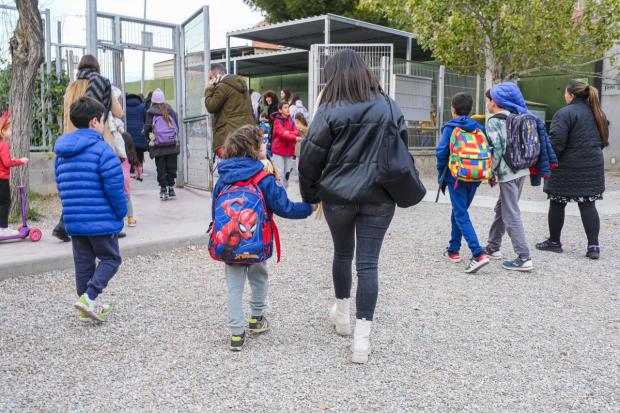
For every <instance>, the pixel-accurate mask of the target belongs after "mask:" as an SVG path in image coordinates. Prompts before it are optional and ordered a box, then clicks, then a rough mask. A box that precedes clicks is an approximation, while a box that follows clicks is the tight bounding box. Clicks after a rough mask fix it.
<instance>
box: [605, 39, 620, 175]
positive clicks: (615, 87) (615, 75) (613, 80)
mask: <svg viewBox="0 0 620 413" xmlns="http://www.w3.org/2000/svg"><path fill="white" fill-rule="evenodd" d="M618 53H620V45H618V46H616V47H614V48H613V49H612V50H611V51H610V53H609V54H610V55H614V54H618ZM614 66H615V70H614ZM603 73H605V74H606V79H604V80H603V84H602V87H601V89H602V91H601V95H602V96H601V102H602V105H603V112H605V115H606V116H607V119H608V120H609V122H610V125H609V146H608V147H607V148H605V150H604V151H603V154H604V155H605V167H606V168H608V169H614V170H620V70H619V69H618V63H617V62H616V64H615V65H613V66H612V65H611V63H610V61H609V59H606V60H605V61H604V63H603Z"/></svg>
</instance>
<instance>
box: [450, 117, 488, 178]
mask: <svg viewBox="0 0 620 413" xmlns="http://www.w3.org/2000/svg"><path fill="white" fill-rule="evenodd" d="M491 150H492V149H491V147H490V145H489V143H488V142H487V137H486V136H485V134H484V132H482V130H480V129H476V130H474V131H472V132H467V131H466V130H464V129H461V128H454V130H453V131H452V135H451V136H450V162H449V166H448V167H449V169H450V173H451V174H452V176H453V177H454V179H455V180H456V183H455V184H454V187H455V188H456V186H457V185H458V181H465V182H481V181H486V180H488V179H489V178H490V176H491V163H492V161H493V154H492V152H491Z"/></svg>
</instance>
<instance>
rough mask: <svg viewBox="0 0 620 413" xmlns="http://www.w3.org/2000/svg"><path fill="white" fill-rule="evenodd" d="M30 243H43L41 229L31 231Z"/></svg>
mask: <svg viewBox="0 0 620 413" xmlns="http://www.w3.org/2000/svg"><path fill="white" fill-rule="evenodd" d="M29 236H30V241H32V242H37V241H41V237H43V233H42V232H41V230H40V229H36V228H34V229H31V230H30V234H29Z"/></svg>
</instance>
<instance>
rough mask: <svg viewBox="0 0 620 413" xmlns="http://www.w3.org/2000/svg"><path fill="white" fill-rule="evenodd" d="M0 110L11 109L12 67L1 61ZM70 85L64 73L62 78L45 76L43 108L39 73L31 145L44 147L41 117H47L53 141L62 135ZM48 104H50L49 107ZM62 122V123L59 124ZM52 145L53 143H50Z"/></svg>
mask: <svg viewBox="0 0 620 413" xmlns="http://www.w3.org/2000/svg"><path fill="white" fill-rule="evenodd" d="M0 67H1V69H0V110H2V111H4V110H6V109H7V108H8V107H9V104H10V97H9V88H10V86H11V65H10V64H8V63H7V62H4V61H0ZM68 84H69V77H68V76H67V74H66V73H65V72H63V73H62V74H61V75H60V77H58V76H57V75H56V73H55V72H52V73H51V74H49V75H46V76H45V84H44V94H43V98H44V102H46V103H45V107H42V106H41V72H40V71H39V72H38V73H37V80H36V85H35V91H34V100H33V106H34V107H33V108H32V109H33V111H34V115H33V119H32V122H33V124H32V139H31V141H30V142H31V145H33V146H41V145H43V142H44V140H43V133H42V128H41V116H43V115H45V127H46V128H47V130H51V136H52V139H53V140H54V139H56V138H58V137H59V136H60V135H61V134H62V127H61V125H62V116H63V97H64V94H65V90H66V89H67V85H68ZM47 102H50V106H48V104H47ZM48 107H49V108H50V109H51V113H52V117H51V121H50V119H49V117H48V112H47V111H48ZM59 120H60V122H59ZM48 143H50V144H52V143H53V142H48Z"/></svg>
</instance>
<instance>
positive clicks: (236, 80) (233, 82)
mask: <svg viewBox="0 0 620 413" xmlns="http://www.w3.org/2000/svg"><path fill="white" fill-rule="evenodd" d="M222 83H225V84H227V85H228V86H230V87H232V88H233V89H235V90H236V91H237V92H239V93H245V92H247V91H248V86H247V85H246V84H245V81H244V80H243V78H242V77H241V76H237V75H227V76H226V77H225V78H224V79H222Z"/></svg>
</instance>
